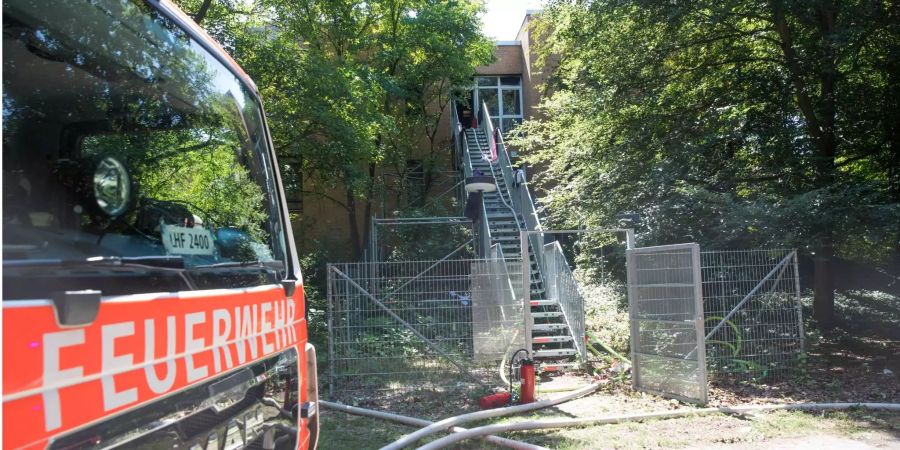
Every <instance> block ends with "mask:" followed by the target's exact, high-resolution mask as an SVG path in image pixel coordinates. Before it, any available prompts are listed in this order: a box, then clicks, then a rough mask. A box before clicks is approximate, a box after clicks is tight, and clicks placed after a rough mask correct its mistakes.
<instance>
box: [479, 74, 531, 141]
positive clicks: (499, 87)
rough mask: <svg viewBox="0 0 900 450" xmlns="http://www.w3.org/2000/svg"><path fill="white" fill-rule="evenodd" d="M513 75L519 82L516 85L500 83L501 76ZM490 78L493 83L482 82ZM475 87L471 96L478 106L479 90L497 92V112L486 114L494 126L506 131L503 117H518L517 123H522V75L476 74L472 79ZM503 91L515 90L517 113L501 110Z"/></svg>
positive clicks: (523, 109)
mask: <svg viewBox="0 0 900 450" xmlns="http://www.w3.org/2000/svg"><path fill="white" fill-rule="evenodd" d="M510 77H515V78H518V79H519V83H518V84H517V85H506V84H502V83H501V78H510ZM489 79H492V80H493V81H494V83H493V84H482V82H483V81H486V80H489ZM474 84H475V87H474V88H473V89H472V91H473V92H472V98H474V99H475V100H474V101H475V104H476V105H478V106H479V107H480V105H481V95H480V93H479V91H481V90H482V89H484V90H494V91H495V92H496V93H497V112H498V113H499V114H497V115H494V114H490V111H488V115H490V117H491V120H492V121H493V122H494V127H495V128H497V129H499V130H500V131H502V132H507V131H509V130H507V129H505V128H504V127H503V121H504V119H518V121H519V122H518V123H522V121H523V120H525V104H524V99H523V97H522V94H523V89H522V77H521V76H520V75H478V76H476V77H475V79H474ZM503 91H516V97H517V98H518V99H519V105H518V107H519V108H518V109H519V114H505V113H504V111H503Z"/></svg>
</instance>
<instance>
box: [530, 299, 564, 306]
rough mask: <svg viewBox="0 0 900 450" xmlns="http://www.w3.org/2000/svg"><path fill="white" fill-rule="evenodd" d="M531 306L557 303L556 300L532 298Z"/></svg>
mask: <svg viewBox="0 0 900 450" xmlns="http://www.w3.org/2000/svg"><path fill="white" fill-rule="evenodd" d="M530 303H531V306H555V305H557V304H558V303H557V302H556V300H532V301H531V302H530Z"/></svg>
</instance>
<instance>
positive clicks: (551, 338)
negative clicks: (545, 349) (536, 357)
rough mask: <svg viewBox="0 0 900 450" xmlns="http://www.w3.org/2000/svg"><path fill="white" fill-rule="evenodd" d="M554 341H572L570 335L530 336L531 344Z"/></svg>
mask: <svg viewBox="0 0 900 450" xmlns="http://www.w3.org/2000/svg"><path fill="white" fill-rule="evenodd" d="M556 342H572V336H537V337H534V338H531V343H532V344H551V343H556Z"/></svg>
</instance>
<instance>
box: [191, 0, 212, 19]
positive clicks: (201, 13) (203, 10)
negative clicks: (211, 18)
mask: <svg viewBox="0 0 900 450" xmlns="http://www.w3.org/2000/svg"><path fill="white" fill-rule="evenodd" d="M210 6H212V0H203V3H202V4H201V5H200V9H198V10H197V13H196V14H194V17H193V19H194V22H196V23H197V25H200V22H203V19H205V18H206V14H207V13H209V7H210Z"/></svg>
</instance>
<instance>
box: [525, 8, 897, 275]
mask: <svg viewBox="0 0 900 450" xmlns="http://www.w3.org/2000/svg"><path fill="white" fill-rule="evenodd" d="M898 19H900V18H898V17H897V10H896V8H890V7H889V6H888V5H887V4H886V3H884V2H877V1H860V2H838V3H831V2H826V1H814V0H810V1H796V2H784V3H783V4H782V2H778V1H776V2H763V3H759V2H749V1H743V0H728V1H693V2H681V3H671V2H660V1H650V0H630V1H600V0H595V1H589V0H583V1H555V2H551V5H550V6H549V8H548V9H547V10H546V11H545V13H544V16H543V20H541V21H540V23H541V25H540V28H539V29H538V31H539V32H540V33H542V34H543V35H544V36H545V37H546V43H545V45H544V47H543V48H542V52H544V55H545V58H544V61H545V63H548V64H549V62H550V61H553V59H552V58H548V57H546V56H547V55H549V54H553V55H556V56H558V59H559V61H558V65H557V66H555V67H549V69H553V81H552V83H553V86H552V87H553V88H552V90H551V91H552V94H551V95H550V96H549V97H547V98H546V99H545V101H544V102H543V104H542V105H541V108H542V109H543V111H544V113H545V114H546V117H547V118H546V119H544V120H533V121H528V122H526V123H525V124H524V125H523V127H522V130H523V131H525V134H524V135H523V136H521V137H520V138H519V139H518V140H517V142H515V144H517V145H519V146H520V147H523V148H525V149H526V151H525V152H524V153H527V154H528V155H529V159H530V162H531V163H533V164H539V165H541V166H542V167H546V171H545V172H543V173H542V175H543V178H542V180H541V181H542V182H543V188H544V189H545V190H546V191H547V193H548V195H547V196H546V198H545V199H544V202H545V205H546V206H547V207H548V212H549V214H550V215H551V217H550V220H551V221H552V222H554V225H558V226H560V227H567V228H568V227H572V228H574V227H585V226H588V227H589V226H608V225H610V224H614V223H616V221H617V217H618V216H619V215H620V214H622V213H628V212H635V213H639V214H640V215H641V216H642V218H643V224H642V226H641V227H640V228H639V230H638V231H639V240H640V242H641V243H642V244H645V245H651V244H656V243H673V242H683V241H696V242H700V243H701V244H703V245H707V246H714V247H719V248H723V247H748V246H779V247H780V246H791V247H800V248H801V249H804V250H806V251H807V252H810V253H815V252H816V250H817V248H819V247H820V246H829V247H830V246H832V245H833V247H834V248H835V250H836V253H837V255H839V256H842V257H846V258H852V259H859V260H864V261H881V260H884V259H885V258H887V257H888V256H890V255H891V254H892V253H895V252H897V251H898V242H900V226H898V224H900V139H898V132H897V128H898V127H897V124H898V123H900V115H898V114H900V107H898V106H900V80H898V74H900V70H898V61H900V59H898V55H900V25H898V24H900V20H898ZM785 46H786V47H787V48H788V50H786V49H785V48H786V47H785ZM826 256H827V254H826Z"/></svg>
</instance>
